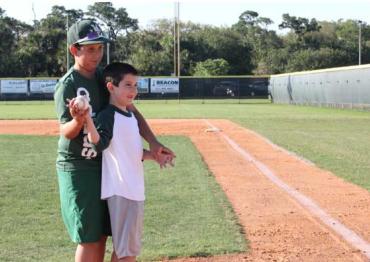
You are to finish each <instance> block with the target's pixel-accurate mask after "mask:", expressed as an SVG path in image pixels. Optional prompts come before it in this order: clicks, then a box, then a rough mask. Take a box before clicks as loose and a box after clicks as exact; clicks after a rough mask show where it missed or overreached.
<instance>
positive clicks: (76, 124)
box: [60, 99, 88, 139]
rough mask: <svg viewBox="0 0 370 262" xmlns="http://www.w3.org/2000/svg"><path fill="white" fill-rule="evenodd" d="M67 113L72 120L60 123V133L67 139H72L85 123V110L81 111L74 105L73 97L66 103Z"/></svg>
mask: <svg viewBox="0 0 370 262" xmlns="http://www.w3.org/2000/svg"><path fill="white" fill-rule="evenodd" d="M68 107H69V113H70V114H71V116H72V120H71V121H69V122H67V123H64V124H61V125H60V133H61V134H62V135H63V136H65V137H66V138H68V139H74V138H75V137H77V136H78V134H79V133H80V131H81V129H82V128H83V126H84V123H85V117H86V114H88V112H87V110H85V111H81V110H78V108H77V107H75V106H74V99H72V100H70V101H69V103H68Z"/></svg>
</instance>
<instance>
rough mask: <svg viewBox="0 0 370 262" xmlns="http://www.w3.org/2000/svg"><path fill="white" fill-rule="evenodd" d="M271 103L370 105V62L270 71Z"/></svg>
mask: <svg viewBox="0 0 370 262" xmlns="http://www.w3.org/2000/svg"><path fill="white" fill-rule="evenodd" d="M269 94H270V96H271V99H272V101H273V102H274V103H285V104H295V105H314V106H327V107H341V108H370V64H368V65H360V66H350V67H338V68H331V69H323V70H315V71H306V72H296V73H288V74H281V75H272V76H271V78H270V84H269Z"/></svg>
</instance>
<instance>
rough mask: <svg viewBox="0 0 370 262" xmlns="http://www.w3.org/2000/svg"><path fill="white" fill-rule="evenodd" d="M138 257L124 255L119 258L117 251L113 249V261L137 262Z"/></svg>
mask: <svg viewBox="0 0 370 262" xmlns="http://www.w3.org/2000/svg"><path fill="white" fill-rule="evenodd" d="M135 261H136V257H123V258H120V259H118V257H117V255H116V253H115V252H114V251H113V253H112V259H111V262H135Z"/></svg>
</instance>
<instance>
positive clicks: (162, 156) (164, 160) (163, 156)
mask: <svg viewBox="0 0 370 262" xmlns="http://www.w3.org/2000/svg"><path fill="white" fill-rule="evenodd" d="M155 161H157V163H158V164H159V166H160V167H161V168H164V167H167V165H170V166H172V167H174V166H175V164H174V163H173V157H172V155H170V154H167V153H159V154H157V156H156V158H155Z"/></svg>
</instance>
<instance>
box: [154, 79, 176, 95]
mask: <svg viewBox="0 0 370 262" xmlns="http://www.w3.org/2000/svg"><path fill="white" fill-rule="evenodd" d="M150 91H151V93H178V92H179V79H178V78H151V79H150Z"/></svg>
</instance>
